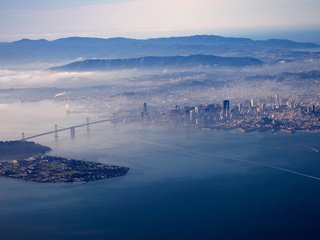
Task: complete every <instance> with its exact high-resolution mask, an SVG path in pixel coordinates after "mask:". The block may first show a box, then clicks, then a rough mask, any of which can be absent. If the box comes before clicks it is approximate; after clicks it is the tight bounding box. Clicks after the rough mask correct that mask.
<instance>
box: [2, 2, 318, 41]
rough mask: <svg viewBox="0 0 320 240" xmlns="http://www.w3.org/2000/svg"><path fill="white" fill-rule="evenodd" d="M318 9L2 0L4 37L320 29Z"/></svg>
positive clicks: (291, 4)
mask: <svg viewBox="0 0 320 240" xmlns="http://www.w3.org/2000/svg"><path fill="white" fill-rule="evenodd" d="M319 13H320V1H319V0H90V1H89V0H54V1H53V0H50V1H49V0H0V34H1V35H0V41H7V40H16V39H20V38H32V39H34V38H47V39H54V38H59V37H66V36H75V35H77V36H98V37H113V36H126V37H136V38H146V37H155V36H169V35H190V34H227V35H239V34H242V33H248V34H251V33H254V32H256V33H260V34H261V33H263V32H278V33H279V32H283V31H288V32H290V31H296V30H297V29H299V30H301V29H307V30H308V29H311V30H317V29H318V30H319V29H320V17H319ZM248 34H247V35H248Z"/></svg>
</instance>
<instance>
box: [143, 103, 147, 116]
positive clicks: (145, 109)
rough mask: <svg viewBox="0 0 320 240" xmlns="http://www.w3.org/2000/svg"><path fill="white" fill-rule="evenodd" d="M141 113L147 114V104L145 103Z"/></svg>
mask: <svg viewBox="0 0 320 240" xmlns="http://www.w3.org/2000/svg"><path fill="white" fill-rule="evenodd" d="M143 112H144V113H147V112H148V106H147V103H146V102H145V103H144V104H143Z"/></svg>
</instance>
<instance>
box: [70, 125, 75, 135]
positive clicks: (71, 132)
mask: <svg viewBox="0 0 320 240" xmlns="http://www.w3.org/2000/svg"><path fill="white" fill-rule="evenodd" d="M70 135H71V138H75V137H76V128H75V127H71V128H70Z"/></svg>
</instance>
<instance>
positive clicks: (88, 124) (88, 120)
mask: <svg viewBox="0 0 320 240" xmlns="http://www.w3.org/2000/svg"><path fill="white" fill-rule="evenodd" d="M87 131H90V118H88V117H87Z"/></svg>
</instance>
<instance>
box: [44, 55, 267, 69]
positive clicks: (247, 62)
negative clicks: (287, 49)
mask: <svg viewBox="0 0 320 240" xmlns="http://www.w3.org/2000/svg"><path fill="white" fill-rule="evenodd" d="M262 64H263V62H262V61H260V60H259V59H256V58H251V57H220V56H213V55H202V54H198V55H190V56H169V57H157V56H147V57H140V58H125V59H86V60H83V61H76V62H72V63H69V64H66V65H62V66H58V67H53V68H50V69H49V70H51V71H106V70H121V69H134V68H138V69H143V68H159V67H162V68H173V67H178V68H179V67H180V68H184V67H199V66H203V67H215V66H233V67H243V66H260V65H262Z"/></svg>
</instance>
